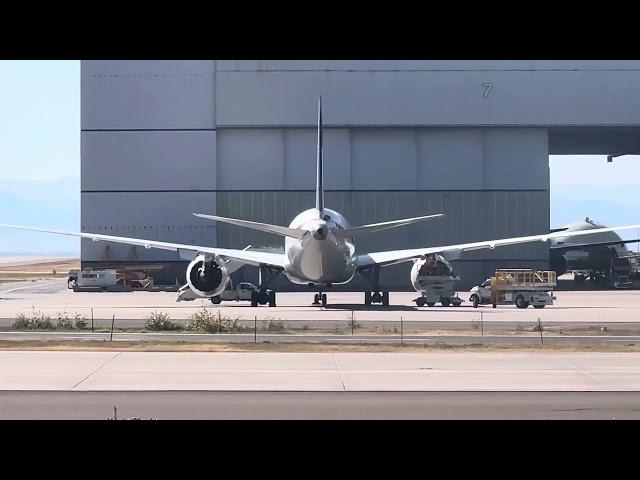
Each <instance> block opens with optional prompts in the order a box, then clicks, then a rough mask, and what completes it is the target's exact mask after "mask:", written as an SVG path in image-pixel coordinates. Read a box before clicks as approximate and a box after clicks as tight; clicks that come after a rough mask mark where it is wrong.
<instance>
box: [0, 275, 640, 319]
mask: <svg viewBox="0 0 640 480" xmlns="http://www.w3.org/2000/svg"><path fill="white" fill-rule="evenodd" d="M458 294H459V295H460V297H461V298H462V299H463V300H465V303H463V304H462V306H460V307H441V306H436V307H431V308H429V307H420V308H418V307H417V306H416V305H415V303H413V302H412V300H413V299H414V298H416V296H417V293H416V292H391V294H390V302H391V305H390V306H389V307H388V308H383V307H381V306H377V305H374V306H369V307H365V306H364V305H363V303H364V299H363V294H362V293H358V292H333V293H331V292H329V293H328V294H327V295H328V300H329V305H327V306H326V307H320V306H314V305H311V301H312V293H308V292H291V293H279V294H278V297H277V305H278V306H277V307H273V308H269V307H267V306H260V307H256V308H252V307H251V305H250V303H249V302H235V301H232V302H223V303H222V304H220V305H213V304H212V303H211V302H210V301H209V300H203V299H202V300H194V301H192V302H179V303H178V302H176V297H177V294H176V293H175V292H121V293H80V292H73V291H72V290H69V289H67V285H66V280H64V279H63V280H42V281H36V282H19V283H7V284H0V326H3V325H4V326H7V325H10V324H11V323H12V322H13V319H15V317H16V315H18V314H19V313H24V314H30V313H31V312H33V311H34V310H35V311H38V312H42V313H45V314H50V315H55V314H56V313H58V312H67V313H68V314H71V315H74V314H79V315H83V316H85V317H87V318H91V316H92V315H93V318H94V319H95V320H96V321H102V322H103V324H106V323H104V322H107V321H108V322H109V323H110V322H111V320H112V318H113V317H114V316H115V318H116V321H118V322H123V321H125V322H134V324H137V325H139V326H141V325H142V323H143V322H141V321H142V320H144V319H145V318H146V317H147V316H148V315H149V314H150V313H152V312H154V311H159V312H165V313H167V314H169V316H170V317H171V318H172V319H173V320H176V321H181V320H185V319H186V318H187V317H188V316H189V315H192V314H193V313H195V312H197V311H199V310H201V309H202V308H207V309H208V310H209V311H213V312H218V311H220V312H221V313H222V314H224V315H226V316H229V317H234V318H240V319H241V320H245V321H251V320H254V319H257V320H264V319H266V318H276V319H278V320H283V321H289V320H291V321H300V322H307V323H313V322H326V321H333V322H336V321H339V322H344V321H347V320H348V319H349V318H350V315H351V314H352V312H353V316H354V319H355V320H357V321H397V322H399V321H400V318H401V317H402V320H403V321H405V322H413V321H430V322H472V321H479V320H480V318H481V314H482V317H483V321H485V322H511V323H514V322H521V323H531V322H536V321H537V319H538V318H539V319H540V320H541V321H542V322H543V323H579V322H581V323H591V324H603V323H621V322H622V323H624V322H627V323H634V322H638V321H639V320H640V290H605V291H562V292H556V297H557V300H556V301H555V303H554V305H551V306H547V307H546V308H544V309H541V310H536V309H533V308H527V309H523V310H520V309H517V308H515V306H513V305H500V306H498V308H495V309H494V308H492V307H491V306H486V305H485V306H481V307H480V308H477V309H474V308H473V307H472V306H471V304H470V303H469V302H467V301H466V300H468V298H469V293H468V292H459V293H458Z"/></svg>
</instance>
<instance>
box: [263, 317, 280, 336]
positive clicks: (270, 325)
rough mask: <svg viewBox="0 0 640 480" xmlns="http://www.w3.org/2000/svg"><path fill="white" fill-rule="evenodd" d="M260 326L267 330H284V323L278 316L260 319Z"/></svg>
mask: <svg viewBox="0 0 640 480" xmlns="http://www.w3.org/2000/svg"><path fill="white" fill-rule="evenodd" d="M262 328H263V329H264V330H266V331H268V332H281V331H282V330H284V324H283V323H282V321H281V320H280V319H279V318H273V317H266V318H265V319H264V320H263V321H262Z"/></svg>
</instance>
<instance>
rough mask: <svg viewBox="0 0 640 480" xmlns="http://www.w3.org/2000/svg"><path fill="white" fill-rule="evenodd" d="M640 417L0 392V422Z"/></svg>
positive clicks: (586, 410) (540, 400) (567, 406)
mask: <svg viewBox="0 0 640 480" xmlns="http://www.w3.org/2000/svg"><path fill="white" fill-rule="evenodd" d="M114 406H115V407H116V409H117V416H118V419H123V418H132V417H135V418H141V419H149V418H152V419H158V420H171V419H186V420H190V419H202V420H209V419H538V420H543V419H616V420H622V419H635V420H638V419H640V392H0V419H1V420H6V419H97V420H105V419H108V418H113V416H114V409H113V407H114Z"/></svg>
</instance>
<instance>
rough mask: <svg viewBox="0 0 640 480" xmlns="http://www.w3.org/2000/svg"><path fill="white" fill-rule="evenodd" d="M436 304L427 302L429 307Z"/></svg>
mask: <svg viewBox="0 0 640 480" xmlns="http://www.w3.org/2000/svg"><path fill="white" fill-rule="evenodd" d="M435 304H436V302H427V307H433V306H434V305H435Z"/></svg>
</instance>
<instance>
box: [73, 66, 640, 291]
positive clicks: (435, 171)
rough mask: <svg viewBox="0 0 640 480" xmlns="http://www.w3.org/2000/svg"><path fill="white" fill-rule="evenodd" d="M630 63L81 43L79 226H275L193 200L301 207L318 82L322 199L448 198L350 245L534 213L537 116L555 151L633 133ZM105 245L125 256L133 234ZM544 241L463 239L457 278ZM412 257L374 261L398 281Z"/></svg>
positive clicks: (485, 231) (370, 211)
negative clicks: (469, 249)
mask: <svg viewBox="0 0 640 480" xmlns="http://www.w3.org/2000/svg"><path fill="white" fill-rule="evenodd" d="M639 80H640V62H637V61H593V62H586V61H572V62H559V61H487V62H481V61H450V62H444V61H352V62H348V61H332V62H325V61H229V60H224V61H84V62H82V119H81V125H82V137H81V138H82V140H81V141H82V228H83V230H85V231H97V232H106V233H111V232H113V233H114V234H119V235H130V236H135V237H141V238H153V239H156V238H157V239H163V240H168V241H180V242H185V243H204V244H208V245H218V246H221V247H236V248H242V247H244V246H245V245H246V244H249V243H251V244H253V245H260V244H281V242H282V240H281V239H280V238H277V237H276V238H274V237H270V236H268V235H263V234H260V233H257V232H252V231H247V230H241V229H237V228H235V227H230V226H226V225H221V226H219V227H217V228H216V226H215V224H212V223H211V222H206V221H204V220H200V219H197V218H196V217H193V216H192V215H191V213H192V212H204V213H216V212H217V213H218V214H220V215H228V216H237V217H240V218H247V219H254V220H261V221H268V222H275V223H279V224H283V225H286V224H288V222H289V221H290V220H291V219H292V218H293V216H294V215H295V214H296V213H298V212H299V211H300V210H302V209H304V208H308V207H311V206H312V205H313V193H312V189H313V188H314V185H315V143H316V134H315V131H314V128H313V127H314V124H315V119H316V101H317V95H318V94H319V93H322V94H323V104H324V120H325V124H326V125H327V130H326V133H325V158H326V161H325V169H326V175H327V178H326V185H327V188H328V189H329V190H330V191H329V192H328V193H327V204H328V206H330V207H333V208H336V209H338V210H340V211H342V212H343V213H344V214H345V215H346V216H347V217H348V218H349V220H350V221H351V222H352V223H353V224H359V223H367V222H375V221H382V220H389V219H393V218H400V217H408V216H414V215H419V214H424V213H432V212H440V211H443V212H446V213H448V216H447V217H446V218H445V219H442V220H436V221H434V222H433V223H431V224H425V225H422V226H412V227H407V228H405V229H398V230H394V231H392V232H381V233H379V234H375V235H372V236H370V237H365V238H362V239H361V241H360V243H359V245H358V247H359V250H360V251H367V250H383V249H395V248H409V247H417V246H420V245H435V244H446V243H457V242H462V241H472V240H482V239H487V238H500V237H504V236H515V235H526V234H533V233H538V232H542V231H546V229H548V228H549V191H548V190H549V171H548V155H549V138H550V133H549V132H552V133H553V142H552V145H554V146H556V145H557V147H556V148H559V149H562V151H563V153H571V152H570V151H571V150H572V149H573V148H574V145H575V146H577V145H581V144H582V143H581V142H580V135H582V132H593V131H594V129H600V130H598V131H599V132H604V131H605V130H603V129H606V135H605V134H604V133H603V134H602V135H601V136H602V137H603V138H604V137H605V136H606V148H613V147H612V146H615V145H618V144H619V145H622V144H624V145H625V146H629V145H631V146H633V145H635V143H634V142H633V138H635V136H634V134H633V132H636V131H638V130H637V127H638V126H640V108H638V107H640V82H639ZM489 83H490V84H491V87H490V88H489V87H488V86H487V84H489ZM483 84H484V85H483ZM618 129H620V131H621V132H622V134H621V135H620V136H618V135H617V133H616V132H618ZM565 132H566V133H565ZM629 132H631V133H629ZM618 137H620V138H622V139H623V140H624V142H619V141H618ZM589 138H592V136H589ZM617 142H618V143H617ZM599 145H600V144H599V143H598V142H597V141H596V142H594V141H593V140H591V143H590V144H589V147H588V148H589V149H590V151H592V150H594V149H597V148H604V147H599ZM638 145H639V146H640V144H638ZM575 148H577V147H575ZM577 153H580V152H577ZM607 153H608V152H607ZM116 232H117V233H116ZM136 253H137V255H138V258H139V259H140V260H141V261H142V260H144V261H153V260H162V261H178V258H177V257H176V256H175V255H174V254H171V253H167V252H163V251H160V250H142V251H138V252H136ZM110 255H111V256H112V258H113V259H114V260H115V261H118V260H121V261H126V260H127V258H131V251H130V249H129V248H128V247H119V246H113V247H112V249H111V251H110ZM104 258H105V244H103V243H100V242H98V243H93V242H85V241H83V243H82V260H83V262H85V263H87V264H88V263H92V262H100V261H103V259H104ZM547 259H548V253H547V251H546V249H545V248H544V246H543V245H542V244H539V245H538V244H536V245H529V246H519V247H509V248H503V249H496V250H495V251H491V252H475V253H474V255H473V256H471V255H466V254H465V255H464V256H463V257H462V259H461V261H460V262H458V265H459V269H460V273H461V274H462V275H463V278H464V282H463V285H464V286H468V285H470V284H473V283H474V282H477V281H479V280H481V279H482V278H483V277H486V276H487V275H488V273H490V272H491V271H492V270H494V269H495V268H496V266H505V267H507V266H529V265H531V266H545V264H546V262H547ZM408 270H409V268H408V265H404V266H397V267H392V268H390V269H389V270H388V272H386V273H385V276H384V277H383V278H384V279H385V280H386V281H387V283H388V284H389V285H390V286H391V287H392V288H408V287H409V281H408ZM247 274H248V275H251V272H248V273H247Z"/></svg>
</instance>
